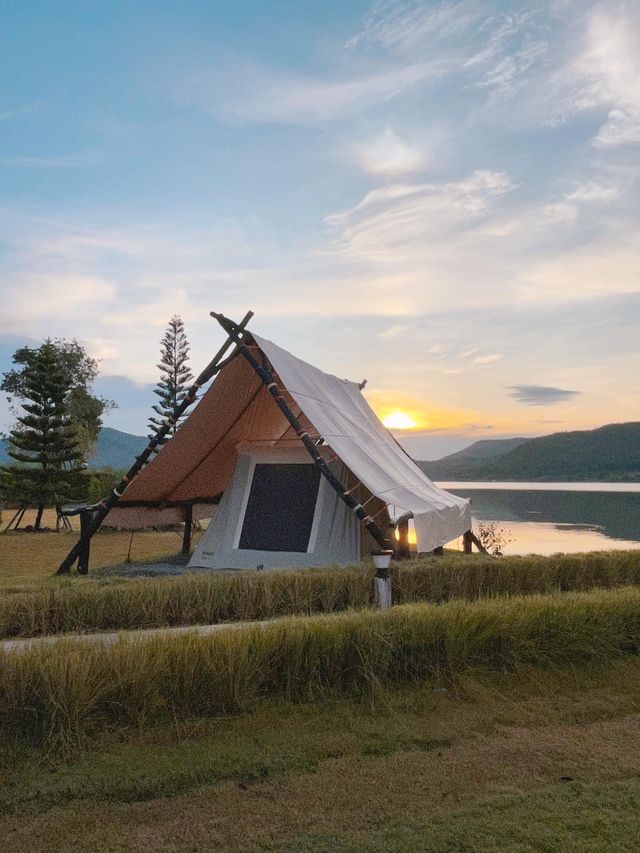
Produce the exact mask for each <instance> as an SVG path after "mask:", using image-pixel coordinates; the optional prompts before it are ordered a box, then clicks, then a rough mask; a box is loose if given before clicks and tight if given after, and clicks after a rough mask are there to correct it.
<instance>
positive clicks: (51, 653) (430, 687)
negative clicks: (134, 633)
mask: <svg viewBox="0 0 640 853" xmlns="http://www.w3.org/2000/svg"><path fill="white" fill-rule="evenodd" d="M73 541H75V540H74V537H73V536H71V535H66V534H61V535H57V534H54V533H43V534H38V535H31V534H16V535H13V534H12V535H9V536H3V537H0V634H3V635H4V636H6V635H10V634H42V633H48V632H51V631H59V630H78V629H79V630H96V629H99V628H105V627H131V626H132V625H137V624H140V625H151V624H162V625H164V624H180V623H184V622H185V621H186V622H187V623H188V622H189V621H190V620H191V621H218V620H221V619H238V618H242V619H255V618H260V619H262V618H264V617H265V616H275V615H280V614H282V613H291V612H294V613H301V614H314V613H318V612H323V611H332V610H344V608H350V607H360V608H362V607H364V608H367V606H368V605H369V604H370V603H371V571H370V569H368V568H362V567H360V568H352V569H348V570H329V571H327V570H318V571H309V572H304V573H298V572H286V573H260V574H258V573H243V574H223V575H215V576H212V575H203V576H190V577H185V578H177V579H173V578H168V579H158V580H132V579H129V580H121V579H114V578H113V577H106V576H101V574H100V572H99V571H96V572H95V574H93V575H91V576H90V577H89V578H87V579H83V578H75V577H72V578H70V579H63V580H62V581H61V580H59V579H53V578H51V571H52V570H53V569H54V568H55V566H56V565H57V562H58V561H59V559H61V558H62V556H64V554H65V553H66V551H67V550H68V548H69V546H70V544H72V543H73ZM130 544H131V542H130V534H122V533H108V532H105V533H103V534H101V535H100V536H98V537H96V539H95V544H94V547H93V556H94V565H95V566H96V567H98V566H99V565H112V564H115V563H120V562H122V561H123V560H124V558H125V557H126V554H127V551H128V550H129V546H130ZM178 547H179V539H178V537H177V536H176V534H175V533H144V534H135V536H134V540H133V545H132V548H131V556H132V558H133V559H141V560H153V559H158V558H161V557H166V556H168V555H169V554H172V553H175V552H176V550H177V548H178ZM639 581H640V554H638V553H637V552H633V553H629V554H625V553H621V552H619V553H616V554H587V555H572V556H568V557H560V556H558V557H553V558H501V559H500V560H485V559H481V558H478V557H474V558H468V557H466V558H456V557H446V558H443V559H435V560H434V559H430V560H423V561H415V562H413V563H405V564H402V565H401V566H399V567H398V568H397V569H396V572H395V577H394V587H395V591H396V600H404V601H426V602H432V603H431V604H410V605H406V606H403V607H396V608H394V609H393V610H392V611H389V612H387V613H380V612H377V611H374V610H371V609H363V610H359V611H355V610H350V611H348V612H343V613H337V614H335V615H324V616H322V615H310V616H304V615H302V616H300V617H298V618H293V619H285V620H283V621H281V622H277V623H274V624H272V625H269V626H267V627H266V628H258V627H247V628H242V629H237V630H235V631H232V632H229V631H227V632H222V633H219V634H217V635H211V636H206V637H195V636H193V635H186V636H183V637H180V638H176V639H169V638H167V637H165V638H163V637H160V638H155V639H153V640H145V641H141V642H134V641H131V640H129V641H123V642H119V643H117V644H116V645H115V646H112V647H110V648H108V649H102V648H99V647H97V646H91V645H88V644H87V643H86V642H82V641H80V642H77V643H75V642H71V641H66V642H63V643H62V644H61V645H58V646H55V647H51V648H42V649H35V650H32V651H30V652H25V653H21V654H19V655H5V656H3V655H0V732H1V733H2V737H1V738H0V850H11V851H12V853H14V851H15V853H23V852H24V853H26V852H27V851H29V853H31V851H34V853H38V852H39V851H43V853H44V851H113V852H114V853H116V851H118V853H121V851H147V850H158V851H185V853H186V851H201V850H202V851H205V850H213V849H215V850H222V851H228V853H235V851H238V853H240V851H254V853H258V851H273V853H285V851H296V853H297V851H300V853H334V851H345V853H347V851H349V853H382V851H385V853H386V851H390V850H393V851H399V853H418V851H420V853H422V851H437V852H438V853H440V851H474V853H475V851H514V852H515V851H517V853H525V851H526V852H527V853H528V852H529V851H531V853H533V851H549V853H555V851H575V853H582V851H627V850H628V851H635V850H637V849H638V843H637V839H638V837H640V817H638V815H639V814H640V753H639V752H638V750H637V740H638V736H639V735H640V658H639V657H638V653H639V651H640V589H638V588H637V584H638V582H639ZM574 590H592V591H590V592H575V591H574ZM536 593H544V594H542V595H539V594H536ZM551 593H553V594H551ZM518 595H520V597H517V596H518ZM456 598H459V599H466V600H455V599H456ZM118 620H120V621H119V622H118ZM114 623H115V624H114Z"/></svg>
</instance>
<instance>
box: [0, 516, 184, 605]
mask: <svg viewBox="0 0 640 853" xmlns="http://www.w3.org/2000/svg"><path fill="white" fill-rule="evenodd" d="M10 517H11V516H10V513H9V510H4V512H3V521H4V522H5V525H6V524H8V522H9V519H10ZM34 518H35V511H31V512H30V514H27V515H25V520H24V525H26V524H29V523H30V522H32V521H33V519H34ZM71 521H72V524H73V526H74V528H75V529H76V530H77V528H78V520H77V518H72V519H71ZM43 523H44V525H45V526H46V527H53V528H55V523H56V519H55V513H54V511H53V510H45V516H44V519H43ZM24 525H23V526H24ZM77 538H78V534H77V532H74V533H25V532H20V531H18V532H17V533H13V532H12V533H8V534H3V535H0V593H2V592H12V591H16V590H24V589H33V588H41V587H42V586H43V585H47V586H54V585H58V584H59V580H56V579H53V578H52V575H53V573H54V572H55V570H56V569H57V568H58V566H59V564H60V563H61V562H62V560H63V559H64V557H66V555H67V553H68V552H69V551H70V550H71V548H72V547H73V545H75V543H76V541H77ZM196 542H197V536H196V538H194V544H195V543H196ZM180 544H181V538H180V536H179V535H178V534H177V533H175V532H173V531H159V532H156V531H143V532H135V533H134V534H133V538H132V536H131V533H130V532H127V531H117V530H114V531H109V530H104V531H101V532H100V534H99V535H98V536H96V537H95V538H94V539H93V542H92V545H91V566H92V568H94V569H99V568H100V567H101V566H112V565H118V564H120V563H124V562H125V560H126V559H127V554H128V552H129V547H130V546H131V559H132V560H137V561H145V560H159V559H161V558H162V557H166V556H168V555H171V554H175V553H176V552H177V551H179V549H180Z"/></svg>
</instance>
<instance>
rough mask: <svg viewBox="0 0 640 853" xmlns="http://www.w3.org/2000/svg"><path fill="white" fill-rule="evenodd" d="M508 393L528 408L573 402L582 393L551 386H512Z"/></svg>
mask: <svg viewBox="0 0 640 853" xmlns="http://www.w3.org/2000/svg"><path fill="white" fill-rule="evenodd" d="M508 391H509V396H510V397H513V399H514V400H517V401H518V402H519V403H524V404H525V405H527V406H551V405H554V404H555V403H564V402H566V401H567V400H572V399H573V398H574V397H577V396H578V394H580V391H568V390H567V389H565V388H554V387H552V386H550V385H511V386H509V388H508Z"/></svg>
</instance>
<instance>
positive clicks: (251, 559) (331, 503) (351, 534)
mask: <svg viewBox="0 0 640 853" xmlns="http://www.w3.org/2000/svg"><path fill="white" fill-rule="evenodd" d="M279 462H284V463H287V464H305V465H309V464H312V463H310V459H309V455H308V453H307V452H306V450H305V449H304V448H302V447H297V448H283V447H280V448H278V447H265V446H262V447H261V446H255V445H245V446H240V447H239V448H238V464H237V466H236V470H235V473H234V476H233V479H232V481H231V483H230V485H229V487H228V488H227V490H226V491H225V493H224V496H223V498H222V500H221V502H220V505H219V507H218V511H217V512H216V514H215V516H214V518H213V520H212V521H211V523H210V524H209V526H208V528H207V529H206V530H205V532H204V533H203V535H202V537H201V539H200V541H199V543H198V546H197V547H196V549H195V551H194V553H193V556H192V558H191V560H190V561H189V568H208V569H245V568H249V567H251V568H255V567H257V566H259V565H261V566H263V567H264V568H265V569H270V568H300V567H308V566H327V565H348V564H349V563H355V562H357V561H358V560H359V559H360V530H359V527H360V525H359V524H358V521H357V519H356V517H355V516H354V515H353V513H352V512H350V510H349V509H348V508H347V507H346V505H345V504H344V503H343V501H341V500H340V498H339V497H338V495H337V494H336V492H335V491H334V490H333V489H332V488H331V487H330V486H329V484H328V482H327V481H326V480H325V479H324V478H321V479H320V485H319V489H318V497H317V503H316V510H315V515H314V523H313V526H314V528H315V531H314V532H315V536H313V534H312V540H313V541H312V542H310V544H309V551H308V552H306V553H303V552H293V553H292V552H287V551H262V550H249V549H243V548H241V547H240V546H239V541H238V540H239V533H240V530H241V528H242V524H243V521H244V513H245V509H246V500H247V495H248V492H249V490H250V488H251V478H252V472H253V470H254V465H255V464H256V463H262V464H269V463H274V464H276V463H279ZM277 499H278V496H277V495H274V500H277ZM268 512H269V507H265V520H267V519H268Z"/></svg>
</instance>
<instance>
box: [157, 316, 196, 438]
mask: <svg viewBox="0 0 640 853" xmlns="http://www.w3.org/2000/svg"><path fill="white" fill-rule="evenodd" d="M160 347H161V349H160V364H159V365H158V369H159V370H160V374H161V378H160V381H159V382H158V385H157V386H156V388H155V389H154V393H155V394H157V395H158V397H160V402H159V403H156V405H154V406H152V408H153V411H154V412H155V413H156V414H157V415H159V417H157V418H156V417H153V416H152V417H150V418H149V428H150V429H151V433H150V435H149V437H150V438H151V437H153V435H154V434H155V433H157V432H158V431H159V430H160V428H161V426H162V425H163V423H164V422H165V421H166V419H167V418H170V417H173V418H176V423H175V424H173V426H172V428H171V434H172V435H175V434H176V432H177V430H178V426H179V424H178V422H177V410H178V406H179V405H180V403H181V402H182V400H183V398H184V395H185V393H186V391H187V390H188V383H189V381H190V380H191V379H193V375H192V373H191V371H190V370H189V341H188V340H187V336H186V334H185V331H184V323H183V322H182V318H181V317H179V316H178V315H177V314H174V316H173V317H172V318H171V320H169V325H168V326H167V330H166V332H165V333H164V337H163V338H162V341H161V342H160Z"/></svg>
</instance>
